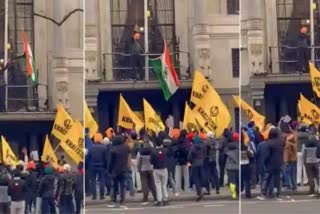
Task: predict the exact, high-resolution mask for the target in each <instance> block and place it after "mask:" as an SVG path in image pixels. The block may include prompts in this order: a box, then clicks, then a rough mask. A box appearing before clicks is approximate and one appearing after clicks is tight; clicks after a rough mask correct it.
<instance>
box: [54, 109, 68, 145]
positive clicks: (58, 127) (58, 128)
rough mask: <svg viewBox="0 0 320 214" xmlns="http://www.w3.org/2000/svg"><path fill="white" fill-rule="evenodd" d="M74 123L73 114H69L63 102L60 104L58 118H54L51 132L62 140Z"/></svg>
mask: <svg viewBox="0 0 320 214" xmlns="http://www.w3.org/2000/svg"><path fill="white" fill-rule="evenodd" d="M72 124H73V120H72V118H71V116H70V115H69V114H68V112H66V110H65V109H64V107H63V105H62V104H58V107H57V113H56V118H55V120H54V124H53V127H52V131H51V134H52V135H54V136H55V137H56V138H58V139H59V140H60V141H61V140H62V139H63V138H65V136H66V135H67V133H68V131H69V130H70V129H71V127H72Z"/></svg>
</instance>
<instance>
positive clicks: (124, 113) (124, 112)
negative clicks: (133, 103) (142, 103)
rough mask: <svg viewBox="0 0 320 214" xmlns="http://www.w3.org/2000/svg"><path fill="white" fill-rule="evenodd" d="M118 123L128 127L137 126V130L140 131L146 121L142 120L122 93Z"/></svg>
mask: <svg viewBox="0 0 320 214" xmlns="http://www.w3.org/2000/svg"><path fill="white" fill-rule="evenodd" d="M118 125H119V126H121V127H123V128H126V129H132V128H135V129H136V131H138V132H139V131H140V130H141V129H142V128H143V126H144V123H143V122H142V121H141V119H140V118H139V117H138V116H137V114H135V113H134V112H133V111H132V110H131V108H130V106H129V105H128V103H127V102H126V100H125V99H124V98H123V97H122V95H120V104H119V115H118Z"/></svg>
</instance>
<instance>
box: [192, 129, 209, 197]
mask: <svg viewBox="0 0 320 214" xmlns="http://www.w3.org/2000/svg"><path fill="white" fill-rule="evenodd" d="M204 158H205V147H204V145H203V143H202V141H201V140H200V138H199V136H198V135H196V136H195V137H194V138H193V146H192V148H191V150H190V152H189V154H188V161H189V162H190V163H191V179H192V181H193V183H194V184H195V186H196V190H197V195H198V198H197V201H200V200H201V199H202V198H203V193H202V184H203V183H204V182H203V180H204V179H203V178H204V177H205V176H204V172H203V165H204Z"/></svg>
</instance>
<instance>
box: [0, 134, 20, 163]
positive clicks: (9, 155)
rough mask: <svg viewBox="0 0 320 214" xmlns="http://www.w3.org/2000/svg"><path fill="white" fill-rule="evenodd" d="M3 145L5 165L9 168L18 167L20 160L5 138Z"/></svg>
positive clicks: (2, 141)
mask: <svg viewBox="0 0 320 214" xmlns="http://www.w3.org/2000/svg"><path fill="white" fill-rule="evenodd" d="M1 145H2V148H1V150H2V160H3V163H4V164H5V165H7V166H11V165H13V166H15V165H17V164H18V161H19V160H18V158H17V157H16V155H15V154H14V152H13V151H12V149H11V147H10V145H9V143H8V142H7V141H6V139H5V138H4V137H3V136H1Z"/></svg>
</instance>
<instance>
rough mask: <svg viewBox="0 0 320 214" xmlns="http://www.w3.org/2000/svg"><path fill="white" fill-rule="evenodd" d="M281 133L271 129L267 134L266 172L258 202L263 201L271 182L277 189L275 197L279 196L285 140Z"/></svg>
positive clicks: (276, 129)
mask: <svg viewBox="0 0 320 214" xmlns="http://www.w3.org/2000/svg"><path fill="white" fill-rule="evenodd" d="M280 132H281V131H280V130H279V129H278V128H271V129H270V132H269V140H268V145H269V146H268V149H267V151H266V157H267V158H266V171H265V176H264V180H263V185H262V196H259V197H258V199H259V200H265V196H266V195H267V190H268V187H269V185H270V183H271V181H272V180H273V181H274V185H275V187H276V188H277V193H276V197H280V194H281V178H280V175H281V170H282V166H283V162H284V160H283V157H284V147H285V138H283V137H282V136H281V133H280Z"/></svg>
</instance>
